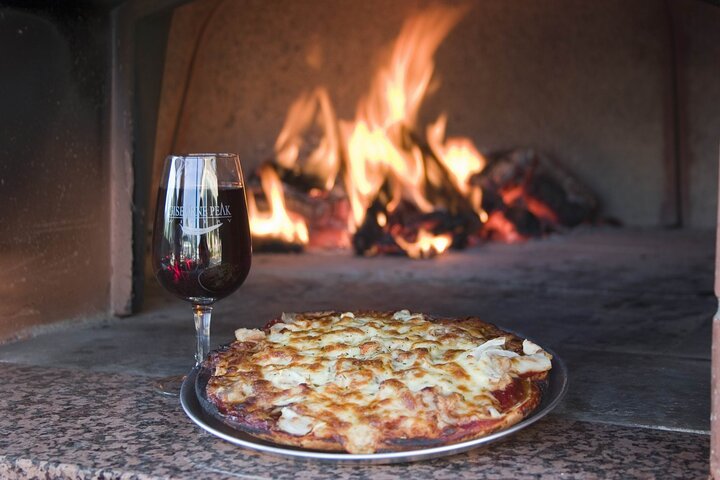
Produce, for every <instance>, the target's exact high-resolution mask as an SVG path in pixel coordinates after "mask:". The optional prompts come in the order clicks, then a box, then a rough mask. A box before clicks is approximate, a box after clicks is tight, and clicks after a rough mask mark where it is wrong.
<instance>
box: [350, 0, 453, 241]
mask: <svg viewBox="0 0 720 480" xmlns="http://www.w3.org/2000/svg"><path fill="white" fill-rule="evenodd" d="M464 13H465V9H464V8H450V7H436V8H431V9H428V10H426V11H424V12H423V13H422V14H419V15H416V16H413V17H411V18H409V19H408V20H407V21H406V22H405V25H404V26H403V28H402V30H401V32H400V35H399V36H398V38H397V40H396V41H395V43H394V45H393V47H392V49H391V52H390V57H389V61H388V63H387V64H386V65H383V66H382V67H381V68H380V69H379V70H378V71H377V73H376V74H375V77H374V78H373V82H372V85H371V87H370V91H369V93H368V95H367V96H366V97H365V98H363V99H361V100H360V102H359V103H358V107H357V112H356V115H355V121H354V122H353V123H351V124H344V125H343V129H342V130H343V133H344V138H345V145H346V156H347V167H348V168H347V172H346V176H345V188H346V191H347V194H348V198H349V201H350V205H351V207H352V213H353V221H354V224H352V225H350V228H351V230H353V231H354V230H355V229H356V228H358V227H359V226H360V225H361V224H362V223H363V221H364V219H365V214H366V212H367V208H368V207H369V206H370V204H371V203H372V202H373V200H374V199H375V197H376V196H377V194H378V192H379V190H380V188H381V187H382V186H383V185H384V184H385V183H386V182H388V183H389V184H390V185H389V186H390V189H391V190H392V192H393V201H394V203H395V204H396V203H397V202H399V200H400V199H401V198H405V199H408V200H410V201H411V202H413V203H414V204H415V205H416V206H417V207H418V208H419V209H420V210H421V211H423V212H430V211H432V210H433V205H432V203H431V202H429V201H428V200H427V198H426V196H425V195H424V192H423V183H424V181H425V178H426V171H425V166H424V163H423V158H422V153H421V152H420V150H419V149H418V148H417V146H413V147H411V148H410V150H409V151H408V149H407V148H404V146H403V143H404V137H403V135H404V133H405V132H406V131H409V130H411V129H412V128H414V126H415V123H416V119H417V114H418V110H419V109H420V105H421V103H422V100H423V99H424V98H425V95H426V94H427V91H428V87H429V85H430V80H431V79H432V75H433V71H434V68H435V62H434V61H433V56H434V54H435V51H436V50H437V48H438V46H439V45H440V43H441V42H442V40H443V39H444V38H445V36H447V34H448V33H449V32H450V30H451V29H452V28H453V27H454V26H455V24H457V22H458V21H459V20H460V18H461V17H462V15H463V14H464ZM388 210H392V209H391V208H388Z"/></svg>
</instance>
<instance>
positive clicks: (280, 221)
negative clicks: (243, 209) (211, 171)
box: [247, 165, 310, 245]
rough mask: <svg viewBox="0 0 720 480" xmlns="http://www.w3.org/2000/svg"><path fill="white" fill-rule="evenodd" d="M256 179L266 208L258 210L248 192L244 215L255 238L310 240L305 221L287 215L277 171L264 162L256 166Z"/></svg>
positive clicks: (299, 241)
mask: <svg viewBox="0 0 720 480" xmlns="http://www.w3.org/2000/svg"><path fill="white" fill-rule="evenodd" d="M260 182H261V185H262V190H263V193H264V194H265V198H267V201H268V209H267V211H261V210H259V209H258V207H257V204H256V203H255V197H254V196H253V195H252V194H250V195H248V198H247V202H248V216H249V217H250V230H251V231H252V234H253V235H254V236H256V237H263V238H271V239H274V240H281V241H283V242H287V243H299V244H302V245H306V244H307V243H308V242H309V241H310V236H309V234H308V227H307V224H306V223H305V221H304V220H303V219H302V218H299V217H298V216H296V215H293V216H292V217H291V213H290V212H289V211H288V209H287V206H286V205H285V194H284V192H283V185H282V182H281V181H280V177H278V174H277V173H276V172H275V170H273V169H272V168H271V167H269V166H267V165H266V166H264V167H263V168H261V169H260ZM293 217H294V218H293Z"/></svg>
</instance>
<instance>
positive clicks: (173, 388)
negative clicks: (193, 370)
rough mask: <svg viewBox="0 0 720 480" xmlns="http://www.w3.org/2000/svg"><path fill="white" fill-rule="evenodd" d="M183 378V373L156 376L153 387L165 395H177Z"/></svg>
mask: <svg viewBox="0 0 720 480" xmlns="http://www.w3.org/2000/svg"><path fill="white" fill-rule="evenodd" d="M183 380H185V375H172V376H170V377H163V378H158V379H157V380H155V381H154V382H153V388H154V389H155V391H156V392H158V393H160V394H162V395H165V396H167V397H179V396H180V387H181V386H182V383H183Z"/></svg>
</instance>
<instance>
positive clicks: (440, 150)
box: [248, 6, 552, 258]
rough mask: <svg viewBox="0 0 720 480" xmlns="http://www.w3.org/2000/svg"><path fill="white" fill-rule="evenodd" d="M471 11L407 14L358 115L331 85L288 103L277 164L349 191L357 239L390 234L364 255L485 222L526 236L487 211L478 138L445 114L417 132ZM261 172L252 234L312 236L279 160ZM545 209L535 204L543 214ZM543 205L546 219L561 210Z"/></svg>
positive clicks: (315, 183)
mask: <svg viewBox="0 0 720 480" xmlns="http://www.w3.org/2000/svg"><path fill="white" fill-rule="evenodd" d="M466 11H467V8H466V7H456V6H455V7H452V6H437V7H432V8H429V9H426V10H424V11H422V12H420V13H418V14H416V15H414V16H412V17H410V18H408V19H407V21H406V22H405V23H404V25H403V27H402V29H401V31H400V34H399V35H398V37H397V39H396V40H395V42H394V43H393V44H392V46H391V47H390V48H389V49H388V51H387V57H386V58H387V61H386V62H385V63H383V64H382V65H380V68H378V70H377V71H376V72H375V75H374V76H373V78H372V82H371V85H370V88H369V90H368V93H367V94H366V95H365V96H364V97H362V98H361V99H360V100H359V102H358V104H357V108H356V112H355V118H354V119H353V120H352V121H347V120H339V119H337V118H336V115H335V111H334V109H333V106H332V102H331V100H330V95H329V93H328V90H327V89H325V88H324V87H317V88H315V89H313V90H311V91H309V92H305V93H303V94H301V95H300V96H299V97H298V98H297V100H295V101H294V102H293V103H292V105H291V106H290V108H289V110H288V114H287V118H286V120H285V123H284V125H283V128H282V130H281V131H280V133H279V135H278V138H277V141H276V142H275V159H276V164H277V166H278V167H277V168H278V169H282V170H283V171H284V172H283V178H286V174H287V173H288V172H289V174H290V175H292V176H294V178H296V179H301V180H302V181H301V182H300V184H301V185H308V184H309V185H310V186H311V187H312V188H309V189H307V190H305V193H306V195H307V198H308V199H310V200H313V199H314V200H317V199H322V198H323V197H325V196H327V194H328V193H329V192H331V191H332V192H334V193H337V191H338V189H340V190H341V191H342V195H344V197H342V198H344V199H346V200H345V201H346V209H345V214H344V215H343V216H342V219H343V220H342V221H343V222H347V231H348V232H351V233H353V234H354V235H355V236H356V237H357V235H360V234H361V233H362V234H367V235H375V236H376V237H377V236H382V239H380V238H379V237H378V238H375V240H372V239H371V240H367V241H366V240H365V239H360V240H359V241H358V242H356V241H353V246H354V247H355V249H356V251H358V253H368V252H369V253H375V252H387V253H397V252H404V253H405V254H407V255H408V256H410V257H412V258H428V257H431V256H434V255H437V254H440V253H443V252H444V251H445V250H447V249H448V248H450V247H451V246H452V245H453V239H457V238H461V237H462V235H461V236H460V237H458V236H457V235H456V234H457V231H458V228H461V229H465V231H466V232H468V233H466V236H467V235H469V234H475V233H476V232H477V231H478V230H479V228H480V227H481V226H482V225H483V224H484V223H486V222H488V223H487V225H488V226H491V227H492V230H493V231H495V232H498V233H500V236H501V238H503V239H505V240H507V241H516V240H517V239H518V238H520V237H519V236H518V235H517V232H516V231H515V229H514V226H513V224H512V223H511V222H510V221H509V220H508V219H507V218H506V217H505V216H504V214H503V213H502V212H493V213H492V214H491V215H489V214H488V212H486V211H484V210H483V208H482V201H483V192H482V190H481V189H480V188H479V187H478V186H477V185H471V184H470V182H469V180H470V178H471V177H472V176H473V175H474V174H477V173H479V172H481V171H482V170H483V169H484V168H485V167H486V164H487V161H486V159H485V158H484V157H483V156H482V155H481V154H480V152H479V151H478V149H477V148H476V147H475V145H474V144H473V142H472V141H471V140H470V139H469V138H464V137H450V138H446V127H447V116H446V115H445V114H444V113H443V114H441V115H440V116H439V117H438V119H437V120H436V121H435V122H434V123H432V124H430V125H428V126H427V127H426V128H425V132H424V133H425V137H424V139H423V138H421V137H420V136H419V135H418V134H417V121H418V113H419V111H420V107H421V105H422V102H423V100H424V99H425V97H426V96H427V94H428V92H429V90H430V88H431V85H432V80H433V74H434V69H435V62H434V59H433V57H434V55H435V53H436V51H437V49H438V47H439V46H440V44H441V42H442V41H443V39H444V38H445V37H446V36H447V35H448V33H449V32H450V31H451V30H452V29H453V28H454V27H455V25H456V24H457V23H458V22H459V21H460V19H461V18H462V16H463V15H464V14H465V13H466ZM435 84H437V82H436V83H435ZM420 131H422V130H420ZM260 180H261V184H262V191H263V193H264V195H265V197H266V198H267V202H268V205H269V208H268V210H267V211H259V210H258V208H257V206H256V204H255V201H254V198H253V196H252V195H250V198H249V199H248V200H249V212H250V217H251V228H252V233H253V235H254V236H256V237H272V238H276V239H280V240H282V241H285V242H291V243H301V244H303V245H306V244H308V241H309V235H308V224H307V223H306V221H305V219H310V218H311V217H309V216H306V217H305V219H303V217H302V216H301V215H299V214H298V213H294V212H290V211H289V210H288V209H287V205H286V201H285V197H284V190H283V184H282V182H281V181H280V178H279V176H278V174H277V172H276V171H275V170H273V167H271V166H265V167H263V168H262V169H261V171H260ZM506 194H507V195H508V196H512V195H516V193H514V192H506ZM293 198H295V197H293ZM334 198H335V197H334ZM310 200H309V202H310ZM310 203H311V204H312V202H310ZM312 205H316V204H312ZM541 207H542V205H535V209H536V210H537V211H538V212H540V211H541ZM309 208H310V209H311V210H312V208H313V207H312V206H311V207H309ZM542 213H543V214H544V215H545V216H546V217H547V216H549V215H550V213H552V212H550V213H548V212H545V211H542ZM341 225H344V223H342V224H341ZM458 225H459V226H458ZM341 228H343V229H344V228H345V227H344V226H341ZM311 230H312V231H313V232H316V231H317V232H319V233H318V235H321V234H322V229H320V230H318V228H317V224H316V223H311ZM343 231H344V230H343ZM431 232H436V234H435V233H431ZM452 232H455V234H453V233H452ZM314 235H315V234H314ZM356 237H355V238H356ZM413 238H414V239H415V240H414V241H410V240H408V239H413ZM373 241H374V242H378V243H376V244H374V245H373V244H372V242H373ZM460 241H461V242H464V243H466V241H463V240H460ZM368 243H369V244H368ZM358 245H360V246H358ZM366 247H367V248H366Z"/></svg>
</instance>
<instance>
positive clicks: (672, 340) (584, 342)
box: [0, 228, 717, 477]
mask: <svg viewBox="0 0 720 480" xmlns="http://www.w3.org/2000/svg"><path fill="white" fill-rule="evenodd" d="M714 242H715V237H714V234H713V232H698V231H658V230H632V229H591V228H588V229H578V230H575V231H573V232H571V233H569V234H566V235H563V236H553V237H550V238H547V239H543V240H539V241H532V242H528V243H525V244H520V245H499V244H492V245H485V246H481V247H476V248H473V249H470V250H466V251H463V252H452V253H450V254H449V255H446V256H443V257H439V258H436V259H434V260H430V261H410V260H407V259H404V258H356V257H353V256H351V255H349V254H319V253H315V254H305V255H263V254H258V255H256V256H255V257H254V259H253V262H254V264H253V269H252V272H251V274H250V277H249V278H248V280H247V282H246V283H245V285H244V286H243V287H242V288H241V289H240V290H239V291H238V292H236V293H235V294H233V295H232V296H231V297H229V298H227V299H225V300H223V301H221V302H219V303H218V305H217V307H216V309H215V313H214V319H213V328H212V332H213V340H214V343H215V344H222V343H226V342H228V341H230V340H231V339H232V336H233V334H232V332H233V330H234V329H235V328H238V327H241V326H245V327H247V326H260V325H262V324H263V323H265V322H266V321H267V320H268V319H271V318H273V317H274V316H276V315H277V314H278V313H279V312H281V311H293V310H322V309H348V310H349V309H361V308H362V309H365V308H374V309H383V310H385V309H401V308H407V309H410V310H414V311H422V312H427V313H433V314H438V315H448V316H463V315H477V316H480V317H482V318H484V319H486V320H488V321H490V322H493V323H496V324H498V325H500V326H503V327H506V328H508V329H511V330H515V331H517V332H520V333H522V334H523V335H525V336H527V337H530V338H532V339H534V340H535V341H536V342H538V343H539V344H541V345H546V346H548V347H550V348H552V349H553V350H555V351H556V352H557V353H558V354H559V355H560V356H561V357H562V358H563V359H564V360H565V362H566V363H567V366H568V369H569V372H570V389H569V392H568V395H567V397H566V399H565V400H564V401H563V403H562V405H561V406H560V407H559V408H558V410H557V411H556V413H555V414H553V415H552V416H551V419H550V420H548V421H547V422H548V423H547V425H548V426H547V428H548V429H556V430H558V431H561V430H563V429H571V430H572V432H573V433H572V438H576V437H577V434H578V432H585V433H584V434H583V435H585V436H588V435H596V436H597V438H596V441H600V440H599V439H601V437H602V436H603V435H607V436H609V438H612V437H613V436H617V438H619V439H620V440H619V441H620V442H621V443H622V438H625V437H627V438H626V441H627V446H626V447H622V448H621V447H620V446H619V445H616V446H615V447H614V448H615V452H614V454H615V455H619V456H625V455H629V454H630V453H628V452H626V451H625V448H634V447H632V445H635V446H636V447H637V445H638V442H640V444H642V442H644V441H647V442H649V443H648V444H647V445H641V446H642V448H641V449H640V450H636V451H635V452H634V453H633V455H645V454H644V453H641V452H642V451H645V450H653V449H656V448H659V446H660V445H661V444H662V442H669V443H668V445H670V446H671V447H672V448H670V447H668V448H670V450H673V449H675V450H676V453H672V455H676V454H682V455H684V457H683V456H682V455H681V456H680V458H685V460H683V462H684V463H682V465H681V464H675V465H674V467H673V468H677V469H679V470H677V472H676V473H679V476H681V477H682V476H686V474H690V473H691V472H695V473H698V472H699V473H700V474H705V473H706V472H707V458H708V455H709V453H708V451H709V436H708V435H707V433H708V432H709V428H710V427H709V424H710V421H709V417H710V339H711V322H712V316H713V314H714V313H715V310H716V307H717V301H716V299H715V297H714V294H713V271H714ZM193 336H194V331H193V327H192V320H191V312H190V308H189V307H188V305H187V304H184V303H183V302H181V301H179V300H176V299H174V298H172V297H170V296H169V295H168V294H166V293H165V292H163V291H162V290H161V289H160V287H158V286H157V285H156V283H155V282H154V280H152V279H151V280H149V281H148V282H147V288H146V306H145V310H144V311H143V312H142V313H141V314H139V315H136V316H133V317H131V318H126V319H113V320H98V321H87V322H84V323H75V324H67V325H65V326H62V327H52V328H50V329H47V330H46V331H43V332H40V333H39V334H38V335H37V336H35V337H33V338H30V339H27V340H23V341H19V342H15V343H11V344H6V345H2V346H0V361H3V362H7V363H10V364H14V365H8V367H12V368H9V371H10V372H13V371H15V370H17V371H21V372H25V371H27V372H32V374H33V375H36V376H41V373H42V372H47V373H49V372H52V371H54V370H55V369H58V372H60V371H62V372H73V373H72V374H70V373H68V375H71V376H72V375H79V376H91V377H93V378H112V379H117V378H120V379H125V378H127V379H130V378H132V379H133V380H132V382H133V383H140V384H143V383H145V382H146V380H145V379H144V378H143V377H151V376H160V375H166V374H175V373H184V372H185V371H187V370H188V369H189V367H190V365H191V363H192V349H193V341H194V339H193ZM38 367H43V368H38ZM109 372H111V373H114V374H120V375H119V376H117V375H110V376H107V375H102V374H103V373H109ZM113 381H115V380H113ZM10 383H11V382H10ZM108 388H110V387H108ZM1 392H2V387H0V393H1ZM2 402H3V400H2V395H0V407H1V406H2ZM0 409H1V408H0ZM177 414H178V415H181V414H180V413H179V412H178V413H177ZM178 422H179V423H182V422H183V420H182V419H180V420H178ZM542 425H543V423H542V422H541V423H540V424H539V425H538V426H537V427H533V428H534V430H533V431H534V432H536V433H535V434H534V435H539V433H538V432H539V431H540V430H542V428H543V426H542ZM2 426H3V425H2V420H0V430H2ZM191 430H192V429H191ZM566 433H567V432H566ZM528 435H530V434H528ZM203 438H205V437H203ZM578 438H579V437H578ZM642 439H645V440H642ZM205 440H207V441H210V440H209V439H208V438H205ZM568 441H570V437H568ZM0 442H2V441H1V440H0ZM513 443H517V442H515V441H513ZM1 446H2V443H0V447H1ZM566 447H567V448H568V449H569V451H568V452H566V455H565V457H564V458H565V460H564V461H565V462H566V463H567V465H574V464H573V462H572V461H571V460H569V459H568V458H571V457H572V455H575V454H577V455H580V457H578V460H577V461H578V462H581V463H582V462H586V461H587V458H586V457H587V455H590V456H592V455H596V456H597V455H600V457H598V459H597V462H605V461H606V460H607V458H606V457H607V456H608V455H609V456H612V455H613V453H612V452H610V451H608V452H606V454H602V455H601V453H602V452H600V453H598V451H595V452H594V453H592V452H591V453H588V452H585V453H582V452H579V453H578V452H574V451H572V449H573V448H574V447H573V446H570V445H567V446H566ZM502 448H503V447H502V445H500V446H498V447H493V449H492V451H496V452H497V451H499V450H501V449H502ZM581 448H585V447H581ZM587 448H591V447H589V446H588V447H587ZM592 448H600V447H599V446H597V445H596V446H595V447H592ZM2 453H3V449H0V454H2ZM666 454H668V455H670V454H671V453H670V452H666ZM568 455H570V457H568ZM583 455H586V457H583ZM648 455H650V456H652V454H649V453H648ZM616 460H617V459H616ZM690 460H692V461H690ZM607 461H608V462H609V463H608V465H610V464H612V461H610V460H607ZM678 461H679V460H678ZM568 462H569V463H568ZM620 463H622V462H620ZM640 463H642V462H640ZM233 464H234V463H233ZM448 465H449V464H448ZM558 465H559V464H558ZM563 465H565V464H563ZM618 465H619V464H618ZM660 465H661V464H660V463H657V460H651V459H650V458H648V465H647V467H648V468H649V469H652V468H660ZM577 466H578V465H575V467H577ZM596 466H597V465H596ZM575 467H572V468H571V467H569V466H568V467H567V468H568V470H566V471H567V472H569V473H572V472H574V473H575V474H579V473H582V472H585V473H592V471H593V470H583V469H582V468H581V469H580V470H574V469H573V468H575ZM454 468H457V466H456V467H454ZM558 468H559V467H558ZM563 468H565V467H563ZM583 468H584V467H583ZM588 468H590V467H588ZM593 468H595V467H593ZM608 468H610V467H608ZM618 468H619V470H618V473H620V472H622V471H623V468H627V466H623V467H619V466H618ZM663 468H665V471H664V473H667V472H670V471H674V470H672V468H670V467H667V466H665V467H663ZM668 469H670V470H668ZM687 469H689V470H687ZM477 472H479V471H477ZM502 472H503V473H508V474H510V473H512V472H511V471H502ZM648 472H652V470H648ZM658 472H660V470H657V471H656V473H658ZM0 473H2V470H1V469H0ZM486 473H487V472H486ZM516 473H517V472H516ZM596 474H597V472H596Z"/></svg>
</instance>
